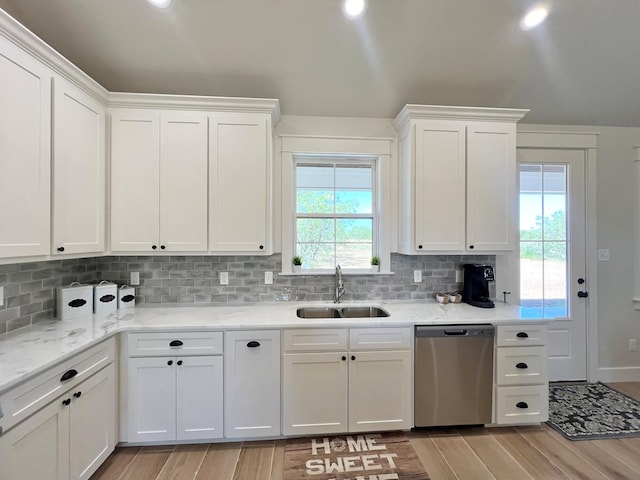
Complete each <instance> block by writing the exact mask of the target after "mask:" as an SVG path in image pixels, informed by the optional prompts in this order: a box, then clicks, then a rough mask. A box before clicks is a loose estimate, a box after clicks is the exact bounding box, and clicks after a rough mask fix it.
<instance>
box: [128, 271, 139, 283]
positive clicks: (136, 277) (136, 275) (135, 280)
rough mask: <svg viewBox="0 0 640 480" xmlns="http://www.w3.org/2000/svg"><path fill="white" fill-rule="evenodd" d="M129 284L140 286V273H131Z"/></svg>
mask: <svg viewBox="0 0 640 480" xmlns="http://www.w3.org/2000/svg"><path fill="white" fill-rule="evenodd" d="M129 283H130V284H131V285H140V272H131V278H130V279H129Z"/></svg>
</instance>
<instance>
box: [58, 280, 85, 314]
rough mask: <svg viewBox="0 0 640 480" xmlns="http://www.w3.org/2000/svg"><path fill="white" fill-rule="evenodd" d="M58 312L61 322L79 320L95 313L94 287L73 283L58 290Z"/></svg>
mask: <svg viewBox="0 0 640 480" xmlns="http://www.w3.org/2000/svg"><path fill="white" fill-rule="evenodd" d="M56 300H57V310H58V318H59V319H60V320H68V319H70V318H78V317H82V316H85V315H91V314H92V313H93V286H92V285H82V284H80V283H78V282H73V283H72V284H71V285H69V286H68V287H58V288H57V296H56Z"/></svg>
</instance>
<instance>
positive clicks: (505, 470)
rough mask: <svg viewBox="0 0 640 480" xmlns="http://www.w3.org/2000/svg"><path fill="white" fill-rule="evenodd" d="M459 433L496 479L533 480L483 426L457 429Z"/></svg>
mask: <svg viewBox="0 0 640 480" xmlns="http://www.w3.org/2000/svg"><path fill="white" fill-rule="evenodd" d="M458 433H459V435H460V436H461V437H462V439H463V440H464V441H465V442H467V445H469V447H471V449H472V450H473V451H474V452H475V454H476V455H477V456H478V458H479V459H480V460H482V463H484V465H485V466H486V467H487V468H488V469H489V471H490V472H491V473H492V474H493V476H494V477H496V478H497V479H498V480H513V479H514V478H517V479H518V480H527V479H528V480H534V479H533V477H532V476H531V475H529V473H528V472H527V471H526V470H525V469H524V468H523V467H522V466H520V464H519V463H518V462H516V461H515V460H514V459H513V457H512V456H511V455H509V452H507V451H506V450H505V449H504V448H503V447H502V445H500V444H499V443H498V442H497V441H496V440H495V439H494V438H493V436H492V435H491V434H490V433H489V432H488V431H487V429H485V428H475V429H466V430H459V431H458Z"/></svg>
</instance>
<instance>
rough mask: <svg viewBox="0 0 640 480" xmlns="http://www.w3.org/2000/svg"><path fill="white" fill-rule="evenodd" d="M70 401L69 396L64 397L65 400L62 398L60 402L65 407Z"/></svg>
mask: <svg viewBox="0 0 640 480" xmlns="http://www.w3.org/2000/svg"><path fill="white" fill-rule="evenodd" d="M70 403H71V399H70V398H67V399H65V400H62V404H63V405H64V406H65V407H66V406H68V405H69V404H70Z"/></svg>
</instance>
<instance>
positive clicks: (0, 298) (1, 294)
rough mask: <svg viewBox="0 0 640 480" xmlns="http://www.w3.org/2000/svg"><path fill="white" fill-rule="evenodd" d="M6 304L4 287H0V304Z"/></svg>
mask: <svg viewBox="0 0 640 480" xmlns="http://www.w3.org/2000/svg"><path fill="white" fill-rule="evenodd" d="M2 305H4V287H0V306H2Z"/></svg>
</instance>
